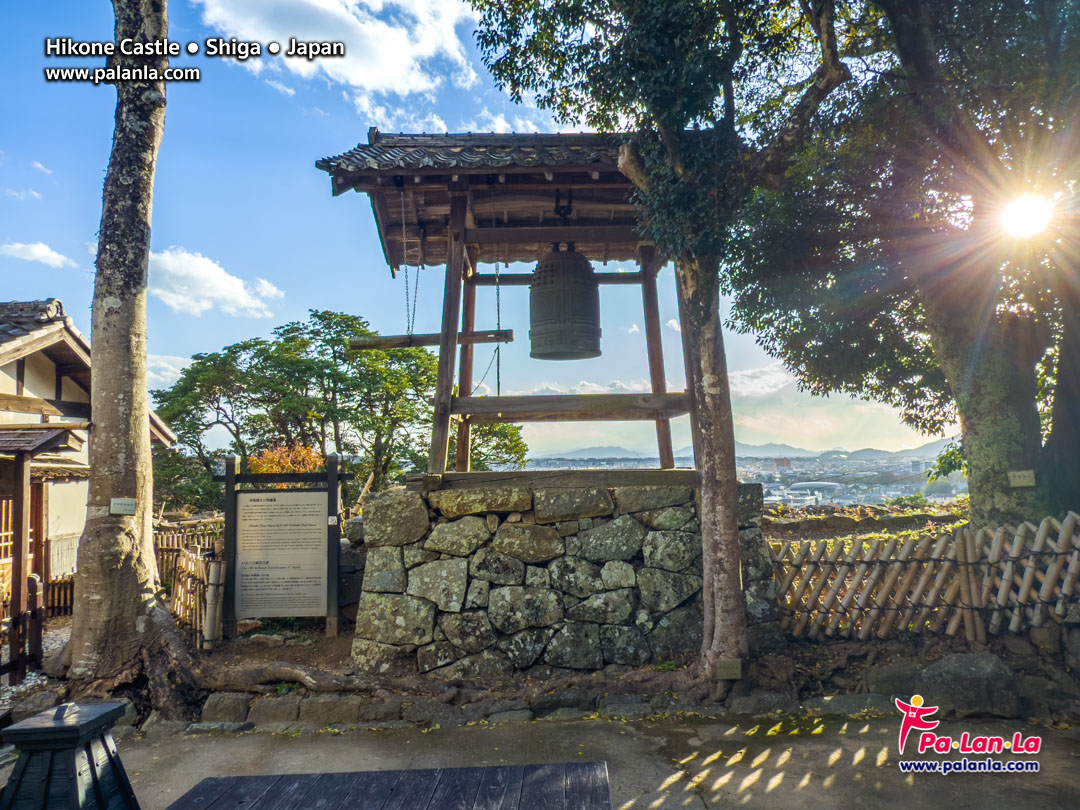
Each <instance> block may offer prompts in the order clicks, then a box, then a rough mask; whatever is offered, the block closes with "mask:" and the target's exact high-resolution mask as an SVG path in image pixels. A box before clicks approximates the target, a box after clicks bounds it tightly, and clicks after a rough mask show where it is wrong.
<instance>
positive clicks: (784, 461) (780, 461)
mask: <svg viewBox="0 0 1080 810" xmlns="http://www.w3.org/2000/svg"><path fill="white" fill-rule="evenodd" d="M772 464H773V466H772V468H773V472H780V471H781V470H790V469H791V459H790V458H774V459H773V463H772Z"/></svg>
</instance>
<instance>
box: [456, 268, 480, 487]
mask: <svg viewBox="0 0 1080 810" xmlns="http://www.w3.org/2000/svg"><path fill="white" fill-rule="evenodd" d="M475 327H476V285H475V284H473V283H472V279H469V281H468V282H466V284H465V293H464V296H463V298H462V302H461V335H465V334H468V333H470V332H472V331H473V329H474V328H475ZM461 335H458V340H459V342H460V339H461ZM472 378H473V347H472V344H471V343H462V344H461V350H460V357H459V360H458V393H459V394H460V395H461V396H472V393H473V390H472V388H473V383H472ZM471 441H472V425H471V424H470V423H469V420H468V419H462V420H461V421H460V422H458V428H457V453H456V454H455V455H456V457H455V459H454V469H455V470H457V471H458V472H469V470H470V469H471V468H472V457H471V450H472V447H471V444H470V443H471Z"/></svg>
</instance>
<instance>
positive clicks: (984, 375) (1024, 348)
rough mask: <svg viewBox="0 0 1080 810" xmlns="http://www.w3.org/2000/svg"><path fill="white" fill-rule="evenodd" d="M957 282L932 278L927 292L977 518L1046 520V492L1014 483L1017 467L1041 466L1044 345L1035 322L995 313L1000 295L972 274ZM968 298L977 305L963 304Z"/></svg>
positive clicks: (979, 522)
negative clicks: (1039, 388) (982, 289)
mask: <svg viewBox="0 0 1080 810" xmlns="http://www.w3.org/2000/svg"><path fill="white" fill-rule="evenodd" d="M942 275H947V274H942ZM956 275H957V276H958V277H959V276H962V275H964V274H959V273H958V274H956ZM941 281H942V279H940V278H939V282H941ZM949 286H950V284H949V280H948V279H946V280H944V282H943V283H939V284H938V285H936V286H934V287H933V288H927V286H926V285H924V289H923V291H922V295H921V297H922V300H923V305H924V307H925V309H926V313H927V319H926V320H927V327H928V331H929V333H930V338H931V341H932V342H933V345H934V354H935V356H936V357H937V360H938V363H939V364H940V365H941V368H942V371H944V373H945V378H946V380H947V381H948V383H949V388H950V389H951V391H952V394H953V398H954V399H955V401H956V408H957V411H958V413H959V415H960V428H961V436H962V439H963V443H964V454H965V456H966V458H967V462H968V490H969V492H970V495H971V521H972V525H973V526H976V527H980V528H981V527H983V526H986V525H994V526H1000V525H1004V524H1012V525H1016V524H1017V522H1018V521H1023V520H1030V521H1034V522H1038V520H1039V519H1040V518H1042V517H1044V514H1043V513H1044V512H1045V511H1046V508H1047V506H1046V504H1045V501H1044V498H1043V496H1042V493H1041V491H1040V490H1039V489H1037V488H1035V487H1012V486H1010V484H1009V471H1010V470H1033V469H1035V468H1036V466H1037V464H1038V460H1039V455H1040V447H1041V444H1042V434H1041V431H1040V428H1039V413H1038V409H1037V407H1036V380H1035V362H1036V359H1037V358H1038V356H1039V355H1040V354H1041V348H1040V347H1039V342H1038V341H1037V340H1036V339H1035V335H1034V333H1033V326H1032V324H1031V323H1030V321H1028V320H1026V319H1021V318H1019V317H1016V316H1014V315H1010V314H1009V313H997V312H995V311H994V310H995V307H994V303H995V295H994V294H993V293H992V292H991V291H986V294H985V295H984V296H980V295H979V293H978V288H977V287H976V286H975V285H972V284H970V281H967V282H963V283H962V287H963V289H956V288H954V289H949V288H948V287H949ZM980 299H981V300H980ZM960 300H967V301H968V302H969V306H968V307H967V308H966V309H965V308H958V307H957V306H956V302H957V301H960ZM958 312H962V313H963V314H960V315H958V314H957V313H958Z"/></svg>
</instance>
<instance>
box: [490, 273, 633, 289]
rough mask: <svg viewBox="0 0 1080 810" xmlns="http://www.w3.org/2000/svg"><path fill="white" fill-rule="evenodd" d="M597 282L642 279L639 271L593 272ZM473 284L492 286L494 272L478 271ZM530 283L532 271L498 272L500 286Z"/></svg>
mask: <svg viewBox="0 0 1080 810" xmlns="http://www.w3.org/2000/svg"><path fill="white" fill-rule="evenodd" d="M593 275H594V276H596V281H597V283H598V284H640V283H641V282H642V280H643V279H644V276H642V274H641V273H594V274H593ZM472 283H473V284H476V285H478V286H480V287H494V286H495V274H494V273H478V274H476V275H475V276H473V281H472ZM530 284H532V273H500V274H499V286H500V287H528V286H529V285H530Z"/></svg>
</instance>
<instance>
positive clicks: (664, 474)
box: [405, 469, 701, 492]
mask: <svg viewBox="0 0 1080 810" xmlns="http://www.w3.org/2000/svg"><path fill="white" fill-rule="evenodd" d="M700 483H701V476H700V475H699V474H698V471H697V470H608V469H603V470H505V471H501V472H470V473H457V472H448V473H444V474H443V475H407V476H406V477H405V486H406V488H407V489H409V490H412V491H414V492H430V491H432V490H436V489H470V488H472V487H496V486H526V487H534V488H535V487H569V488H584V487H649V486H656V487H664V486H668V487H696V486H698V485H699V484H700Z"/></svg>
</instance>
